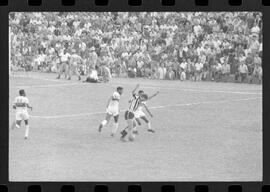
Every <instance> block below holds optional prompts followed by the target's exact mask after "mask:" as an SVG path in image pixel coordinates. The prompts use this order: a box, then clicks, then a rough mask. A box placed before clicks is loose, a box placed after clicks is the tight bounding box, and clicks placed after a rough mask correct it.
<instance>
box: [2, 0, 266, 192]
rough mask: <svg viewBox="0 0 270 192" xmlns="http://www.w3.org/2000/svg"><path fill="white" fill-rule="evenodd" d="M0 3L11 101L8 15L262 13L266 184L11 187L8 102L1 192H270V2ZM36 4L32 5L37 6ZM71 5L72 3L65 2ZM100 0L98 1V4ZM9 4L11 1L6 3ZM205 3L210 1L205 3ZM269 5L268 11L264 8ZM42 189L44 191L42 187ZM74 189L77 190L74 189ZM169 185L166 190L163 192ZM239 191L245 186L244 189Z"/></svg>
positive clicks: (23, 184)
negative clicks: (140, 12) (176, 12)
mask: <svg viewBox="0 0 270 192" xmlns="http://www.w3.org/2000/svg"><path fill="white" fill-rule="evenodd" d="M2 1H4V5H1V4H0V23H1V27H0V47H1V49H0V50H1V51H0V58H1V61H2V62H1V65H0V71H1V75H0V82H1V83H0V85H1V90H2V91H1V98H2V99H3V100H7V101H8V89H9V77H8V35H9V34H8V18H9V17H8V15H9V12H16V11H17V12H32V11H62V12H72V11H78V12H82V11H87V12H91V11H92V12H104V11H130V12H137V11H184V12H188V11H206V12H208V11H214V12H219V11H228V12H229V11H258V12H262V17H263V63H264V66H263V152H264V153H263V181H262V182H252V181H250V182H181V181H179V182H106V181H105V182H102V183H101V182H98V183H95V182H9V181H8V138H9V137H8V129H6V127H7V126H8V114H7V113H6V111H8V102H6V103H5V102H0V109H1V112H2V115H1V116H0V127H1V128H0V149H1V156H0V170H1V172H0V191H6V190H7V191H39V189H40V191H112V192H114V191H119V192H122V191H123V192H125V191H130V192H133V191H134V192H135V191H136V192H137V191H138V192H139V191H144V192H147V191H149V192H150V191H164V192H165V191H166V192H171V191H172V192H173V191H187V192H189V191H190V192H193V191H196V192H206V191H224V192H225V191H228V192H238V191H239V192H240V191H243V192H249V191H250V192H254V191H262V192H266V191H267V192H268V191H270V185H269V184H270V156H269V154H268V153H266V152H267V151H269V146H270V141H269V140H268V139H269V138H270V130H269V129H267V127H270V120H269V118H268V117H270V110H269V107H270V101H269V100H267V98H270V86H269V84H270V80H269V77H267V74H270V66H269V65H267V63H269V61H270V55H269V54H267V50H269V49H270V36H267V34H270V27H269V23H270V12H269V10H270V7H268V6H269V5H270V2H269V1H267V0H258V1H255V0H242V1H241V2H242V4H241V5H235V6H230V2H232V1H233V0H206V1H207V5H205V4H199V6H196V2H199V0H174V5H173V6H163V4H164V3H162V2H164V1H165V0H164V1H162V0H142V3H141V5H140V6H130V5H129V3H128V0H108V3H107V5H106V6H103V5H96V3H95V0H74V2H75V3H74V6H68V5H65V6H64V5H62V2H63V1H65V0H41V1H40V2H41V4H40V6H35V5H34V6H33V5H32V6H29V5H28V3H29V2H31V0H28V1H27V0H1V2H2ZM34 1H35V0H32V2H34ZM66 1H67V0H66ZM97 1H98V0H96V2H97ZM5 2H8V3H7V4H5ZM203 2H205V0H203ZM264 5H265V6H264ZM38 186H40V187H38ZM72 186H73V187H72ZM164 186H165V187H164ZM239 186H240V187H239Z"/></svg>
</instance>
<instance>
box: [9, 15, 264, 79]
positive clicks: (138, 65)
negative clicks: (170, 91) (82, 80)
mask: <svg viewBox="0 0 270 192" xmlns="http://www.w3.org/2000/svg"><path fill="white" fill-rule="evenodd" d="M62 52H65V53H66V52H67V53H69V54H70V55H73V56H74V55H75V56H76V59H77V60H78V61H79V62H78V63H79V71H80V73H81V74H84V73H87V68H89V67H90V66H93V62H94V66H95V68H97V69H98V68H101V67H100V66H106V67H107V68H109V70H110V72H111V74H112V75H113V76H115V77H144V78H152V79H169V80H176V79H179V80H182V81H184V80H192V81H236V82H249V83H252V82H258V83H260V82H261V80H262V17H261V13H259V12H182V13H178V12H158V13H157V12H99V13H98V12H89V13H86V12H76V13H66V12H44V13H41V12H36V13H31V12H29V13H24V12H20V13H10V67H11V70H35V71H46V72H57V70H58V66H59V64H60V63H61V54H63V53H62ZM93 52H94V54H95V55H96V57H95V58H94V59H93ZM69 62H72V60H69ZM99 72H100V70H99Z"/></svg>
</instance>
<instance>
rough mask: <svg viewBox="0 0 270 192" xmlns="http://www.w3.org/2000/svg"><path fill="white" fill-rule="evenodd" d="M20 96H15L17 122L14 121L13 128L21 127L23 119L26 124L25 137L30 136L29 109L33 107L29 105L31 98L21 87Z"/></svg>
mask: <svg viewBox="0 0 270 192" xmlns="http://www.w3.org/2000/svg"><path fill="white" fill-rule="evenodd" d="M19 95H20V96H18V97H16V98H15V100H14V103H13V108H14V109H16V122H14V123H13V125H12V129H14V127H16V128H20V127H21V121H22V120H23V121H24V124H25V136H24V138H25V139H27V138H28V134H29V114H28V109H31V111H32V110H33V108H32V107H30V106H29V100H28V98H27V97H26V94H25V91H24V90H23V89H21V90H20V91H19Z"/></svg>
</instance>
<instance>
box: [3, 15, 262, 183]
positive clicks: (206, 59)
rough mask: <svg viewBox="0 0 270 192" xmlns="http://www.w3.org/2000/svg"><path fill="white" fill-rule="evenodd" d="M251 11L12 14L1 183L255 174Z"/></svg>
mask: <svg viewBox="0 0 270 192" xmlns="http://www.w3.org/2000/svg"><path fill="white" fill-rule="evenodd" d="M262 28H263V26H262V13H261V12H10V13H9V48H8V49H9V152H8V155H9V157H8V158H9V168H8V173H9V181H11V182H19V181H30V182H31V181H75V182H76V181H78V182H80V181H82V182H91V181H93V182H99V181H108V182H112V181H119V182H122V181H142V182H143V181H146V182H149V181H153V182H158V181H160V182H164V181H172V182H173V181H180V182H181V181H189V182H192V181H262V179H263V178H262V177H263V147H262V141H263V136H262V135H263V130H262V105H263V102H262V98H263V96H262V84H263V82H262V78H263V77H262V76H263V63H262V59H263V55H262V52H263V36H262Z"/></svg>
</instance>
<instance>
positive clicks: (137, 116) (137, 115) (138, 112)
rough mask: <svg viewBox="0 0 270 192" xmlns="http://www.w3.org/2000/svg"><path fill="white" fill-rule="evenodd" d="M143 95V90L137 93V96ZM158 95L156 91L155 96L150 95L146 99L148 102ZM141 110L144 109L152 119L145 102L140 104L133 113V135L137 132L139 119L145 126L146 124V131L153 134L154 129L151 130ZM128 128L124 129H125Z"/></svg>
mask: <svg viewBox="0 0 270 192" xmlns="http://www.w3.org/2000/svg"><path fill="white" fill-rule="evenodd" d="M142 94H144V91H143V90H140V91H138V95H142ZM158 94H159V91H157V92H156V93H155V94H153V95H151V96H149V97H148V101H149V100H150V99H152V98H153V97H155V96H157V95H158ZM143 109H145V110H146V111H147V113H148V114H149V115H150V116H151V117H153V115H152V113H151V112H150V110H149V109H148V107H147V105H146V101H143V102H141V104H140V105H139V107H138V109H137V110H136V111H135V112H134V116H135V120H136V122H134V123H133V133H134V134H138V130H137V125H138V126H141V121H140V119H142V120H143V121H144V122H145V123H146V124H147V131H149V132H152V133H154V132H155V131H154V129H152V128H151V123H150V121H149V120H148V118H147V117H146V114H145V113H144V112H143ZM127 128H128V127H126V128H125V129H127Z"/></svg>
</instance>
